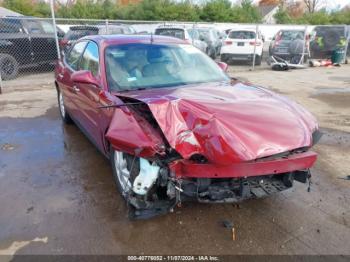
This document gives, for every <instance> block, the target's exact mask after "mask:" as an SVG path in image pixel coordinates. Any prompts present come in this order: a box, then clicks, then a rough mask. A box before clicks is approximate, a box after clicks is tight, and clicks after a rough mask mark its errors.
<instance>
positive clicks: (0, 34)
mask: <svg viewBox="0 0 350 262" xmlns="http://www.w3.org/2000/svg"><path fill="white" fill-rule="evenodd" d="M0 53H6V54H9V55H11V56H13V57H14V58H15V59H16V61H17V62H18V63H19V65H26V64H30V63H31V61H32V55H31V54H32V52H31V46H30V41H29V37H28V35H27V34H26V33H25V32H24V30H23V27H22V24H21V21H20V20H19V19H16V18H1V19H0Z"/></svg>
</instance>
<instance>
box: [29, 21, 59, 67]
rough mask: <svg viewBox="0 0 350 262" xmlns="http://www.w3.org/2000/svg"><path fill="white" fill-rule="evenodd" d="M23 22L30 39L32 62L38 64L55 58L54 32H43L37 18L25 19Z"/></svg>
mask: <svg viewBox="0 0 350 262" xmlns="http://www.w3.org/2000/svg"><path fill="white" fill-rule="evenodd" d="M25 24H26V29H27V31H28V34H29V37H30V40H31V46H32V52H33V62H34V63H38V64H39V63H44V62H53V61H54V60H55V59H57V52H56V43H55V36H54V34H48V33H45V31H44V28H43V27H42V25H41V24H40V22H39V21H37V20H26V21H25ZM55 52H56V53H55Z"/></svg>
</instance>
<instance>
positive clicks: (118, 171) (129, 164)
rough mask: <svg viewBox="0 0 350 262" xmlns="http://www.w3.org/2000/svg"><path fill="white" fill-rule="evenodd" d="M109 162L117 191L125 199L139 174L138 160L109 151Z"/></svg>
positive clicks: (121, 153)
mask: <svg viewBox="0 0 350 262" xmlns="http://www.w3.org/2000/svg"><path fill="white" fill-rule="evenodd" d="M110 162H111V166H112V172H113V178H114V181H115V184H116V186H117V188H118V191H119V193H120V194H121V195H122V197H123V198H125V199H127V198H128V195H129V193H130V191H131V190H132V185H133V182H134V180H135V178H136V176H137V175H138V174H139V172H140V158H138V157H134V156H131V155H129V154H127V153H123V152H120V151H116V150H114V149H111V153H110Z"/></svg>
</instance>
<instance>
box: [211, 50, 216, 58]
mask: <svg viewBox="0 0 350 262" xmlns="http://www.w3.org/2000/svg"><path fill="white" fill-rule="evenodd" d="M210 57H211V58H212V59H215V58H216V51H215V48H213V51H212V53H211V55H210Z"/></svg>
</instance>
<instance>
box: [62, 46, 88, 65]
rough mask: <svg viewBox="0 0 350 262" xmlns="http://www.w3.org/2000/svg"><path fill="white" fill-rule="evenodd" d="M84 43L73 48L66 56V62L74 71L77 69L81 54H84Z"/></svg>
mask: <svg viewBox="0 0 350 262" xmlns="http://www.w3.org/2000/svg"><path fill="white" fill-rule="evenodd" d="M85 46H86V42H85V41H84V42H79V43H77V44H75V45H74V46H73V48H72V49H71V51H70V52H69V54H68V55H67V58H66V62H67V64H68V65H69V66H70V67H71V68H73V69H74V70H77V69H78V65H79V60H80V56H81V54H82V53H83V52H84V49H85Z"/></svg>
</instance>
